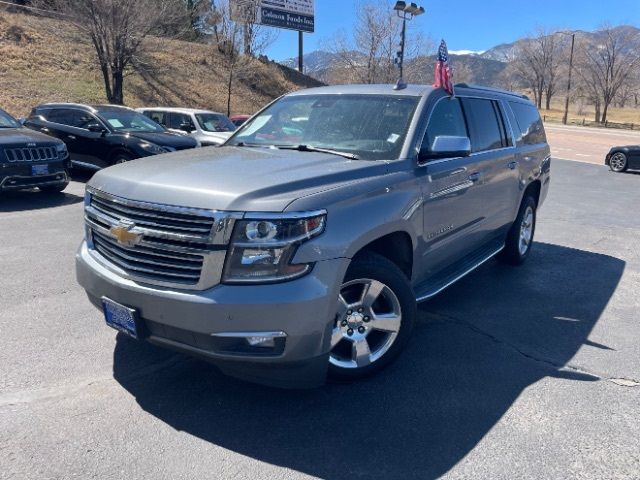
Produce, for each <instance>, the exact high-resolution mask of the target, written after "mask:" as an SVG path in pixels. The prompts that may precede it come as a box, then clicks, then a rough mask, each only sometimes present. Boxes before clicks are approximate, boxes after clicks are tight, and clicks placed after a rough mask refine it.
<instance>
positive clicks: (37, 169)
mask: <svg viewBox="0 0 640 480" xmlns="http://www.w3.org/2000/svg"><path fill="white" fill-rule="evenodd" d="M48 174H49V165H31V175H32V176H36V175H48Z"/></svg>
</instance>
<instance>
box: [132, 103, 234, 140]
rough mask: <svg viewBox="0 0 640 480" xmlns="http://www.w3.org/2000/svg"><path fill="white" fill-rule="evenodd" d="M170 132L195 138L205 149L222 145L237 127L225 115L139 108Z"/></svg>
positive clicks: (185, 110) (187, 109) (195, 111)
mask: <svg viewBox="0 0 640 480" xmlns="http://www.w3.org/2000/svg"><path fill="white" fill-rule="evenodd" d="M137 111H138V112H140V113H142V114H144V115H146V116H147V117H149V118H150V119H152V120H154V121H155V122H156V123H159V124H160V125H163V126H164V127H165V128H167V129H168V130H171V131H174V132H181V133H186V134H188V135H190V136H191V137H193V138H195V139H196V140H197V141H198V142H200V144H201V145H202V146H203V147H210V146H217V145H221V144H223V143H224V142H226V141H227V139H228V138H229V137H230V136H231V134H232V133H233V132H234V131H235V129H236V126H235V125H234V124H233V122H231V120H229V117H227V116H226V115H225V114H224V113H218V112H212V111H209V110H198V109H194V108H164V107H155V108H138V109H137Z"/></svg>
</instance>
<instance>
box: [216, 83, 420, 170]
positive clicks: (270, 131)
mask: <svg viewBox="0 0 640 480" xmlns="http://www.w3.org/2000/svg"><path fill="white" fill-rule="evenodd" d="M418 100H419V98H418V97H409V96H406V97H404V96H396V95H393V96H392V95H304V96H302V95H295V96H291V97H285V98H283V99H282V100H280V101H278V102H276V103H274V104H273V105H271V106H270V107H269V108H267V109H266V110H264V111H263V112H262V113H260V114H259V115H258V116H256V117H255V118H253V120H252V121H251V122H248V123H246V124H245V125H243V126H242V127H241V129H240V130H239V131H238V133H237V134H236V135H235V136H234V137H233V139H232V140H231V143H228V145H238V144H244V145H251V146H263V145H264V146H271V145H275V146H282V147H284V146H289V147H295V146H299V145H305V146H310V147H315V148H325V149H333V150H337V151H340V152H345V153H351V154H355V155H357V156H358V157H359V158H362V159H364V160H394V159H397V158H399V156H400V152H401V150H402V145H403V143H404V140H405V137H406V135H407V130H408V129H409V124H410V123H411V119H412V117H413V113H414V112H415V109H416V106H417V104H418Z"/></svg>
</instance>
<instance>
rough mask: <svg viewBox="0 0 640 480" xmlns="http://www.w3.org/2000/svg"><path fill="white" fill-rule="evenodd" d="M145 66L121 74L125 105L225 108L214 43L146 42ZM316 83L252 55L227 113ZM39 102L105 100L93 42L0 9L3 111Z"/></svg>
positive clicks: (61, 26)
mask: <svg viewBox="0 0 640 480" xmlns="http://www.w3.org/2000/svg"><path fill="white" fill-rule="evenodd" d="M149 42H150V43H149V45H150V47H151V48H150V53H149V54H147V56H146V58H144V64H145V65H146V66H145V67H138V68H136V69H131V71H130V72H128V74H127V77H126V79H125V103H126V104H127V105H129V106H131V107H140V106H149V105H162V106H183V107H198V108H208V109H212V110H216V111H222V112H226V106H227V103H226V87H225V78H226V72H225V71H224V69H223V68H222V66H221V61H220V56H219V54H218V53H217V52H215V51H214V49H213V48H212V47H211V46H208V45H205V44H201V43H192V42H184V41H178V40H168V39H151V40H150V41H149ZM317 84H319V82H317V81H316V80H314V79H312V78H310V77H306V76H304V75H300V74H297V72H294V73H293V74H292V73H291V71H288V72H287V71H283V69H282V67H281V66H279V65H276V64H273V63H270V62H266V63H265V62H262V61H259V60H254V61H253V64H252V65H251V68H250V69H249V70H248V72H246V73H245V74H244V75H243V78H242V80H241V81H238V82H235V83H234V87H233V89H234V90H233V98H232V103H231V110H232V113H235V114H242V113H253V112H254V111H256V109H258V108H259V107H260V106H262V105H264V104H265V103H267V102H268V101H270V100H272V99H273V98H276V97H278V96H280V95H282V94H283V93H286V92H289V91H293V90H298V89H300V88H304V87H308V86H316V85H317ZM44 102H78V103H105V102H106V98H105V93H104V87H103V83H102V78H101V76H100V71H99V70H98V68H97V65H96V62H95V60H94V55H93V47H92V46H91V45H90V44H89V43H87V41H86V40H85V39H84V38H82V37H78V35H77V34H76V32H75V31H74V30H73V28H72V27H71V26H70V25H68V24H67V23H65V22H63V21H60V20H56V19H51V18H43V17H36V16H32V15H27V14H23V13H16V12H8V11H7V10H6V9H3V8H2V7H0V108H4V109H5V110H7V111H9V112H10V113H12V114H13V115H16V116H18V117H21V116H25V115H27V114H28V113H29V111H30V110H31V108H32V107H33V106H34V105H37V104H39V103H44Z"/></svg>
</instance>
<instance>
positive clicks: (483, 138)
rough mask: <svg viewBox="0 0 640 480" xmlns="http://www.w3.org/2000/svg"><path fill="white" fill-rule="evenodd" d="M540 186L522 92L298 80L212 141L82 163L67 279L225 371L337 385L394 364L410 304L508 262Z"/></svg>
mask: <svg viewBox="0 0 640 480" xmlns="http://www.w3.org/2000/svg"><path fill="white" fill-rule="evenodd" d="M549 179H550V155H549V146H548V145H547V143H546V138H545V132H544V128H543V125H542V122H541V120H540V116H539V114H538V112H537V110H536V108H535V107H534V106H533V104H532V103H531V102H530V101H529V100H527V98H526V97H523V96H520V95H516V94H513V93H509V92H503V91H498V90H493V89H488V88H481V87H469V86H466V85H458V86H457V88H456V96H455V97H453V98H451V97H449V96H448V95H446V94H445V92H444V91H443V90H441V89H433V88H432V87H426V86H410V87H408V88H406V89H403V90H394V89H393V87H392V86H388V85H378V86H374V85H367V86H359V85H352V86H335V87H324V88H318V89H311V90H304V91H298V92H295V93H292V94H289V95H286V96H284V97H282V98H280V99H279V100H277V101H275V102H274V103H272V104H270V105H269V106H267V107H266V108H265V109H264V110H263V111H262V112H260V113H258V114H257V115H256V116H255V117H254V118H253V119H252V120H251V121H250V122H248V123H247V124H245V125H244V126H243V127H242V128H240V129H239V130H238V131H237V132H236V133H235V134H234V135H233V136H232V137H231V139H229V140H228V141H227V142H226V144H225V145H224V146H222V147H221V148H217V149H201V150H190V151H187V152H176V153H171V154H166V155H160V156H157V157H154V158H153V159H151V160H147V159H142V160H140V161H136V162H131V163H128V164H123V165H119V166H116V167H112V168H108V169H106V170H103V171H101V172H98V173H97V174H96V175H95V176H94V177H93V178H92V179H91V181H90V182H89V184H88V186H87V193H86V198H85V217H86V239H85V241H84V242H83V243H82V245H81V246H80V249H79V251H78V253H77V276H78V280H79V282H80V284H81V285H82V286H83V287H84V288H85V289H86V291H87V293H88V295H89V298H90V299H91V301H92V302H93V303H94V304H95V305H96V306H97V307H99V308H100V309H102V310H103V311H104V315H105V318H106V322H107V324H109V325H110V326H112V327H114V328H116V329H118V330H120V331H122V332H124V333H125V334H126V335H128V336H130V337H134V338H136V339H139V340H146V341H149V342H152V343H154V344H156V345H160V346H164V347H168V348H172V349H177V350H180V351H182V352H185V353H188V354H192V355H196V356H199V357H202V358H205V359H208V360H210V361H212V362H214V363H215V364H216V365H217V366H218V367H219V368H220V369H221V370H222V371H223V372H225V373H227V374H229V375H233V376H237V377H241V378H244V379H248V380H251V381H255V382H260V383H266V384H270V385H276V386H283V387H311V386H316V385H319V384H321V383H322V382H324V381H325V378H326V377H327V374H328V375H329V376H332V377H337V378H341V379H355V378H359V377H362V376H365V375H369V374H371V373H373V372H376V371H378V370H380V369H381V368H383V367H384V366H385V365H387V364H389V363H390V362H391V361H392V360H394V359H395V358H396V357H397V356H398V354H399V353H400V352H401V350H402V349H403V347H404V346H405V345H406V344H407V342H408V341H409V339H410V336H411V330H412V327H413V324H414V321H415V318H416V305H417V302H420V301H422V300H425V299H428V298H430V297H432V296H433V295H436V294H437V293H438V292H440V291H442V290H443V289H444V288H446V287H447V286H449V285H451V284H452V283H453V282H455V281H456V280H458V279H460V278H461V277H463V276H464V275H466V274H467V273H469V272H471V271H472V270H474V269H475V268H476V267H478V266H479V265H480V264H482V263H483V262H485V261H487V260H488V259H490V258H492V257H494V256H497V257H498V258H499V259H500V260H501V261H504V262H506V263H509V264H513V265H519V264H521V263H523V262H524V261H525V260H526V258H527V257H528V255H529V253H530V251H531V247H532V242H533V236H534V231H535V225H536V212H537V210H538V208H539V207H540V205H541V204H542V202H543V200H544V199H545V196H546V194H547V191H548V188H549ZM496 301H498V299H496Z"/></svg>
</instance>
